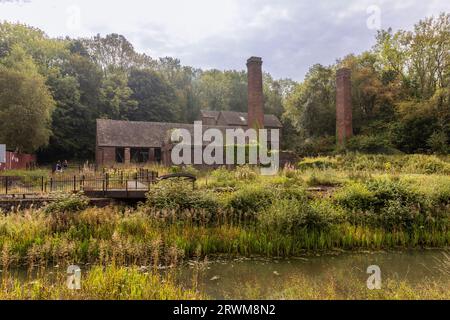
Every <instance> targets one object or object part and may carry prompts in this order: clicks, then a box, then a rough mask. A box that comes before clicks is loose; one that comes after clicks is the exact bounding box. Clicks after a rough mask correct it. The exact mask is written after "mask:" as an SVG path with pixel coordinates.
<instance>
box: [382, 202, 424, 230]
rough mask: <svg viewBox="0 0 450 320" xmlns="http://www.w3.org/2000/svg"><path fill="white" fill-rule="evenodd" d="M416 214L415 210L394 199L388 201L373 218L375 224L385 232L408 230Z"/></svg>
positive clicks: (413, 222)
mask: <svg viewBox="0 0 450 320" xmlns="http://www.w3.org/2000/svg"><path fill="white" fill-rule="evenodd" d="M418 214H419V212H418V211H417V210H415V209H414V208H411V207H409V206H407V205H405V204H404V203H403V202H402V201H400V200H398V199H396V200H388V201H387V202H386V203H385V205H384V207H383V208H381V210H380V213H379V214H378V215H377V216H375V217H374V218H375V220H377V221H376V222H377V224H378V225H380V226H381V227H383V228H384V229H386V230H389V231H392V230H410V229H411V228H412V227H413V225H414V224H415V221H416V218H417V217H418Z"/></svg>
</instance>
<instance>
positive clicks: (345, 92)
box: [336, 68, 353, 146]
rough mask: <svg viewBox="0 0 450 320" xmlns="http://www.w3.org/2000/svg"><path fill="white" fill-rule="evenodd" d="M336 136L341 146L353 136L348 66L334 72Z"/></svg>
mask: <svg viewBox="0 0 450 320" xmlns="http://www.w3.org/2000/svg"><path fill="white" fill-rule="evenodd" d="M336 136H337V143H338V145H341V146H343V145H345V142H346V141H347V140H348V139H349V138H350V137H352V136H353V125H352V87H351V71H350V69H348V68H342V69H339V70H338V71H337V73H336Z"/></svg>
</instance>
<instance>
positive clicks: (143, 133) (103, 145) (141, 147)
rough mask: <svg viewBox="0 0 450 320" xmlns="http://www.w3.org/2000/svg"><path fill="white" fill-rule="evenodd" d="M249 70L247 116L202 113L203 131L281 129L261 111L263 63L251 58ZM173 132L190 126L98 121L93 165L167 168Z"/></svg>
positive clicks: (274, 119) (271, 116) (228, 113)
mask: <svg viewBox="0 0 450 320" xmlns="http://www.w3.org/2000/svg"><path fill="white" fill-rule="evenodd" d="M247 68H248V113H243V112H233V111H201V115H200V119H198V120H199V121H202V123H203V129H204V130H207V129H210V128H217V129H219V130H221V131H223V132H224V131H225V129H227V128H232V129H236V128H243V129H245V128H265V129H268V130H270V129H281V128H282V124H281V122H280V120H279V119H278V118H277V117H276V116H274V115H270V114H264V111H263V87H262V60H261V58H258V57H251V58H250V59H248V61H247ZM174 129H187V130H189V131H191V132H192V131H193V129H194V125H193V124H184V123H166V122H139V121H116V120H106V119H98V120H97V136H96V162H97V164H98V165H110V164H114V163H124V164H129V163H147V162H156V163H162V164H165V165H170V164H171V161H170V152H171V148H172V144H170V143H169V142H170V135H171V132H172V130H174Z"/></svg>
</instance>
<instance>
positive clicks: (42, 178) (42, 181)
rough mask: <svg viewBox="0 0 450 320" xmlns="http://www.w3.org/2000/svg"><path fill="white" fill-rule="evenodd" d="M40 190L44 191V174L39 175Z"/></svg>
mask: <svg viewBox="0 0 450 320" xmlns="http://www.w3.org/2000/svg"><path fill="white" fill-rule="evenodd" d="M41 192H42V193H44V176H42V177H41Z"/></svg>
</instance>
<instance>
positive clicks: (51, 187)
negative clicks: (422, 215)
mask: <svg viewBox="0 0 450 320" xmlns="http://www.w3.org/2000/svg"><path fill="white" fill-rule="evenodd" d="M52 191H53V177H51V178H50V192H52Z"/></svg>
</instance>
